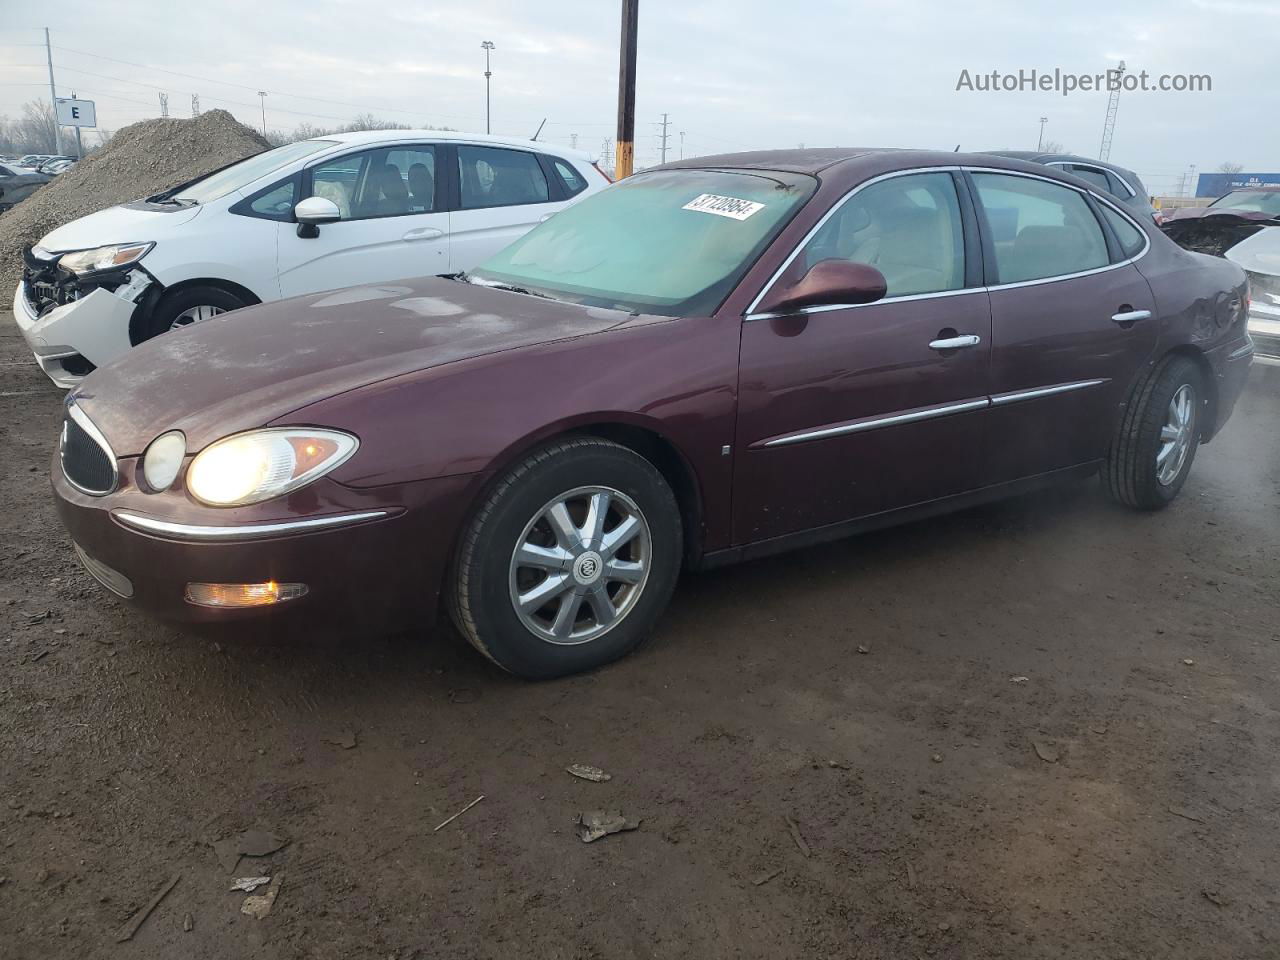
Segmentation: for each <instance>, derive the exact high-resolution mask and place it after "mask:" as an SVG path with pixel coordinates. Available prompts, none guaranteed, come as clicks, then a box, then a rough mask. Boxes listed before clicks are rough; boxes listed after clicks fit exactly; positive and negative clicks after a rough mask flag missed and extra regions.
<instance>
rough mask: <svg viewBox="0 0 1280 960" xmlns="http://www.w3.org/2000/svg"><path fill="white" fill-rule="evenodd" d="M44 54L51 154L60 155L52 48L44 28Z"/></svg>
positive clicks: (60, 130) (46, 28)
mask: <svg viewBox="0 0 1280 960" xmlns="http://www.w3.org/2000/svg"><path fill="white" fill-rule="evenodd" d="M44 52H45V56H46V57H48V58H49V106H51V107H53V152H54V153H62V127H61V126H59V124H58V88H57V87H55V86H54V84H53V47H52V46H51V45H50V43H49V28H48V27H45V28H44Z"/></svg>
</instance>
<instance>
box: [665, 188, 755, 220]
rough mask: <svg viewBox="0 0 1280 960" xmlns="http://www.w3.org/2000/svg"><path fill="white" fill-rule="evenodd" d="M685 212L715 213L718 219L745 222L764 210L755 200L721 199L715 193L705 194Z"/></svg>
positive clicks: (692, 201) (696, 198) (689, 204)
mask: <svg viewBox="0 0 1280 960" xmlns="http://www.w3.org/2000/svg"><path fill="white" fill-rule="evenodd" d="M682 209H684V210H696V211H697V212H698V213H714V214H715V215H716V216H717V217H729V218H730V219H732V220H745V219H747V217H749V216H751V215H752V214H754V213H759V212H760V211H761V210H763V209H764V204H763V203H756V202H755V201H754V200H739V199H738V198H737V197H719V196H716V195H715V194H714V193H704V194H702V195H701V196H698V197H695V198H694V199H692V200H690V201H689V202H688V203H686V204H685V205H684V207H683V208H682Z"/></svg>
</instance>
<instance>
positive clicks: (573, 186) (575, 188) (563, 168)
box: [552, 160, 587, 197]
mask: <svg viewBox="0 0 1280 960" xmlns="http://www.w3.org/2000/svg"><path fill="white" fill-rule="evenodd" d="M552 162H553V163H554V164H555V168H556V173H558V174H560V179H561V180H563V181H564V189H565V193H566V195H567V196H570V197H572V196H574V195H575V194H579V193H581V192H582V191H583V190H585V189H587V181H586V180H585V179H583V176H582V174H580V173H579V172H578V171H577V170H575V169H574V167H573V165H572V164H570V163H566V162H565V161H563V160H554V161H552Z"/></svg>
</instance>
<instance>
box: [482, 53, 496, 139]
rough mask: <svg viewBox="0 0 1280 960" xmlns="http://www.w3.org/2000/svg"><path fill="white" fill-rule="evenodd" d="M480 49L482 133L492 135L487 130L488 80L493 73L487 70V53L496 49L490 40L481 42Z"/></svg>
mask: <svg viewBox="0 0 1280 960" xmlns="http://www.w3.org/2000/svg"><path fill="white" fill-rule="evenodd" d="M480 49H481V50H483V51H484V132H485V133H492V132H493V131H492V130H491V129H490V128H489V78H490V77H492V76H493V71H491V70H490V69H489V51H490V50H495V49H497V48H496V47H494V45H493V41H492V40H482V41H480Z"/></svg>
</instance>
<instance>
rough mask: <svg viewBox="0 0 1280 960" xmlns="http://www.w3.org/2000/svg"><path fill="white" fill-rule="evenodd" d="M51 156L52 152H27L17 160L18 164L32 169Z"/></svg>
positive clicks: (50, 158)
mask: <svg viewBox="0 0 1280 960" xmlns="http://www.w3.org/2000/svg"><path fill="white" fill-rule="evenodd" d="M53 158H54V155H53V154H52V153H28V154H27V155H26V156H25V157H22V158H20V159H19V160H18V166H20V167H28V168H30V169H32V170H34V169H36V168H37V167H38V166H40V164H42V163H44V162H45V161H46V160H52V159H53Z"/></svg>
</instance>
